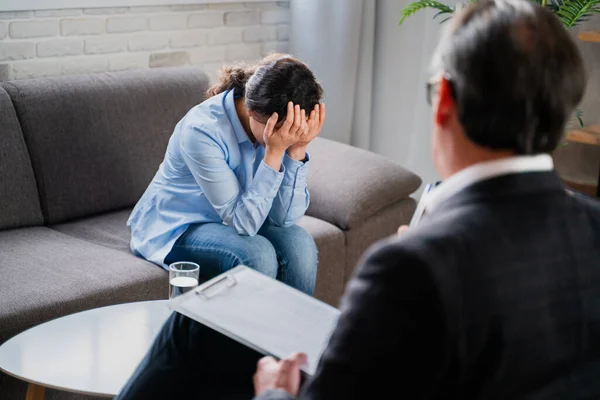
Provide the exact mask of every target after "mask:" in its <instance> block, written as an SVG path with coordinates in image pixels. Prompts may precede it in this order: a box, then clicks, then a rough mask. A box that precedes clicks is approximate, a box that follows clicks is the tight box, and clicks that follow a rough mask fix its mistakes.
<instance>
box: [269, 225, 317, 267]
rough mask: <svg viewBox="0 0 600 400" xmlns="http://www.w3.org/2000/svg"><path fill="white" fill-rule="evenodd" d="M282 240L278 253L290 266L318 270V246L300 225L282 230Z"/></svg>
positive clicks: (280, 233)
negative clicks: (301, 266)
mask: <svg viewBox="0 0 600 400" xmlns="http://www.w3.org/2000/svg"><path fill="white" fill-rule="evenodd" d="M279 235H280V238H281V240H279V241H278V242H279V243H277V245H278V246H279V247H280V248H279V249H277V250H279V251H278V252H279V254H280V255H281V257H282V258H285V260H284V261H285V262H286V263H288V264H295V265H298V264H300V265H303V266H305V267H306V268H312V267H314V268H315V269H316V265H317V260H318V251H317V245H316V244H315V240H314V239H313V237H312V235H311V234H310V233H308V231H307V230H306V229H304V228H302V227H300V226H298V225H293V226H290V227H287V228H281V232H279Z"/></svg>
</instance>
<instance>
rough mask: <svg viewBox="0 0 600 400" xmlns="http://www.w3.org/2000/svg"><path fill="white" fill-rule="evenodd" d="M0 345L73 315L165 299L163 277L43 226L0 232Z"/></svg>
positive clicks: (159, 271) (117, 254)
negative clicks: (46, 323)
mask: <svg viewBox="0 0 600 400" xmlns="http://www.w3.org/2000/svg"><path fill="white" fill-rule="evenodd" d="M0 276H2V279H0V343H3V342H4V341H5V340H7V339H9V338H10V337H11V336H13V335H15V334H17V333H19V332H21V331H23V330H25V329H28V328H29V327H31V326H34V325H37V324H40V323H42V322H45V321H48V320H51V319H53V318H57V317H61V316H63V315H67V314H71V313H74V312H78V311H82V310H87V309H91V308H95V307H101V306H106V305H111V304H118V303H126V302H130V301H139V300H150V299H159V298H166V297H167V295H168V278H167V273H166V271H164V270H163V269H162V268H160V267H157V266H155V265H153V264H150V263H148V262H146V261H144V260H141V259H139V258H137V257H135V256H133V255H131V254H127V253H125V252H122V251H116V250H113V249H110V248H107V247H103V246H98V245H96V244H93V243H89V242H87V241H84V240H80V239H76V238H73V237H71V236H68V235H65V234H63V233H61V232H57V231H54V230H52V229H49V228H45V227H36V228H23V229H15V230H11V231H6V232H0Z"/></svg>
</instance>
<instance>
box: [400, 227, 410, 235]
mask: <svg viewBox="0 0 600 400" xmlns="http://www.w3.org/2000/svg"><path fill="white" fill-rule="evenodd" d="M406 232H408V225H402V226H401V227H400V228H398V236H401V235H402V234H404V233H406Z"/></svg>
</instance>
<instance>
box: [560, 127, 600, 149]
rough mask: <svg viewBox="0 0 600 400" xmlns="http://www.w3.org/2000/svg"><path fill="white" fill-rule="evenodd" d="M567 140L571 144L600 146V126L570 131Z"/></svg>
mask: <svg viewBox="0 0 600 400" xmlns="http://www.w3.org/2000/svg"><path fill="white" fill-rule="evenodd" d="M567 140H568V141H569V142H575V143H583V144H591V145H593V146H600V125H592V126H586V127H585V128H581V129H574V130H572V131H569V133H568V134H567Z"/></svg>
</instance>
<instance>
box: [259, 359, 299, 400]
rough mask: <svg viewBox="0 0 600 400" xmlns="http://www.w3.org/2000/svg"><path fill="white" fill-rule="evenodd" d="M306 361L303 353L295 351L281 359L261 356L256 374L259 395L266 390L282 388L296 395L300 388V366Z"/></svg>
mask: <svg viewBox="0 0 600 400" xmlns="http://www.w3.org/2000/svg"><path fill="white" fill-rule="evenodd" d="M305 362H306V354H303V353H294V354H292V355H291V356H290V357H288V358H286V359H284V360H281V361H277V360H275V359H274V358H273V357H263V358H261V359H260V361H259V362H258V369H257V371H256V373H255V374H254V392H255V393H256V395H257V396H259V395H261V394H262V393H263V392H264V391H266V390H269V389H280V390H285V391H286V392H288V393H290V394H291V395H294V396H296V395H297V394H298V390H299V389H300V366H301V365H302V364H304V363H305Z"/></svg>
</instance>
